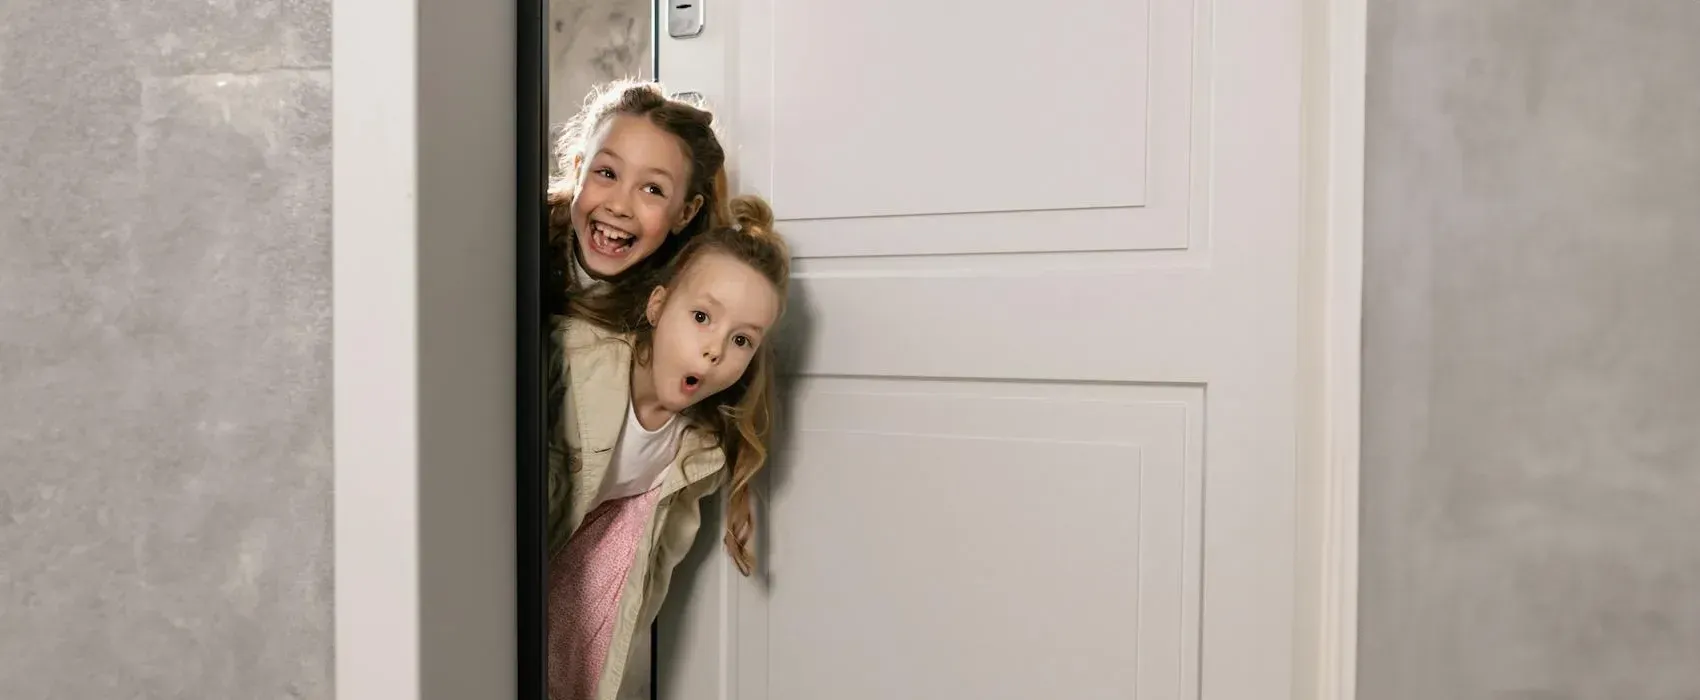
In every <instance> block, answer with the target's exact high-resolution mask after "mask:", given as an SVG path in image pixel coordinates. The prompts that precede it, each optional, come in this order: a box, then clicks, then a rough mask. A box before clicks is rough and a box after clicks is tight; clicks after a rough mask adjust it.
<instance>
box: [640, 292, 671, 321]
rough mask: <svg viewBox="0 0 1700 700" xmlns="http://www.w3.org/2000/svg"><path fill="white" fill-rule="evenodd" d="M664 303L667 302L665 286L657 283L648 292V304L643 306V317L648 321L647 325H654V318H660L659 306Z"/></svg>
mask: <svg viewBox="0 0 1700 700" xmlns="http://www.w3.org/2000/svg"><path fill="white" fill-rule="evenodd" d="M665 303H667V288H666V287H663V286H661V285H659V284H658V285H655V289H652V290H650V292H649V304H647V305H646V306H644V309H643V317H644V318H645V319H647V320H648V321H649V325H651V326H653V325H655V319H658V318H661V306H662V305H663V304H665Z"/></svg>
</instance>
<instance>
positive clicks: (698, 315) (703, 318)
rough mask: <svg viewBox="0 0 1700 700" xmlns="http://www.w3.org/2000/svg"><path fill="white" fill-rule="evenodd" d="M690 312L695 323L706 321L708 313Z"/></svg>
mask: <svg viewBox="0 0 1700 700" xmlns="http://www.w3.org/2000/svg"><path fill="white" fill-rule="evenodd" d="M691 314H692V315H693V316H694V317H695V318H696V320H697V323H708V314H705V313H703V312H701V311H693V312H691Z"/></svg>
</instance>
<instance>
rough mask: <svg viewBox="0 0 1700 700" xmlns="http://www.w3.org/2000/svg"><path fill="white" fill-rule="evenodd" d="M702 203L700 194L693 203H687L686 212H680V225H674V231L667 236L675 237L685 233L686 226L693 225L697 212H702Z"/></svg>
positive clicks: (692, 200)
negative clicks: (692, 220)
mask: <svg viewBox="0 0 1700 700" xmlns="http://www.w3.org/2000/svg"><path fill="white" fill-rule="evenodd" d="M702 201H703V200H702V195H700V194H699V195H697V196H695V197H692V198H691V201H689V202H685V210H684V211H682V212H679V223H677V224H674V225H673V230H672V231H668V232H667V234H668V235H673V234H675V233H678V232H680V231H683V230H684V229H685V225H687V224H689V223H691V219H694V218H696V216H697V212H699V211H702Z"/></svg>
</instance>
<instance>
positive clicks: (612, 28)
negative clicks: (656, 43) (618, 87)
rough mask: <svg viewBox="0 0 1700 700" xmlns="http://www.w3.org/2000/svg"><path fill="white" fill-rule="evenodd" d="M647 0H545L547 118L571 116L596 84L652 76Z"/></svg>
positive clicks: (552, 120) (556, 119)
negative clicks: (546, 23)
mask: <svg viewBox="0 0 1700 700" xmlns="http://www.w3.org/2000/svg"><path fill="white" fill-rule="evenodd" d="M651 6H652V2H651V0H549V121H550V123H552V124H559V123H561V122H564V121H566V120H568V119H571V118H572V116H573V115H574V114H576V113H577V112H578V110H579V107H580V106H582V105H583V104H584V96H585V93H587V92H589V91H590V88H591V87H592V86H594V85H596V84H597V83H601V82H606V81H609V80H614V79H617V78H653V77H655V71H654V67H655V66H654V63H655V61H654V56H655V52H654V51H653V47H652V46H651V43H652V42H651V37H652V34H653V31H652V28H651V24H650V13H651V10H650V7H651Z"/></svg>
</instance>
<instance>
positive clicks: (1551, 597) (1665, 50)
mask: <svg viewBox="0 0 1700 700" xmlns="http://www.w3.org/2000/svg"><path fill="white" fill-rule="evenodd" d="M1370 14H1371V33H1370V43H1369V47H1370V55H1369V68H1370V75H1369V91H1370V95H1369V115H1368V117H1369V122H1368V128H1369V134H1368V137H1369V144H1368V145H1369V171H1368V176H1369V181H1368V187H1369V194H1368V201H1367V207H1368V211H1367V216H1368V222H1367V224H1368V240H1367V244H1366V245H1367V249H1366V255H1367V261H1366V271H1365V274H1366V302H1365V303H1366V314H1367V318H1366V327H1365V341H1364V343H1365V353H1366V356H1365V358H1364V371H1365V376H1364V382H1365V385H1364V411H1365V416H1364V431H1365V432H1364V455H1363V456H1364V469H1365V473H1364V483H1363V486H1364V503H1363V519H1364V531H1363V542H1362V544H1363V557H1364V558H1363V582H1362V583H1363V590H1362V595H1363V597H1362V605H1363V609H1362V624H1363V627H1362V649H1361V654H1362V657H1361V667H1360V674H1361V676H1360V679H1361V692H1360V694H1359V696H1358V697H1360V698H1362V699H1363V700H1441V699H1444V700H1475V699H1478V698H1482V699H1486V698H1496V699H1497V698H1503V699H1506V700H1512V699H1518V700H1641V699H1647V700H1652V699H1660V700H1665V699H1668V700H1677V699H1685V700H1686V699H1692V698H1700V544H1697V540H1696V537H1697V536H1700V273H1697V270H1696V268H1697V267H1700V40H1696V37H1700V3H1695V2H1690V1H1687V0H1681V1H1679V0H1595V1H1592V2H1584V1H1580V0H1501V1H1498V2H1482V1H1481V0H1372V2H1371V3H1370Z"/></svg>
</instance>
